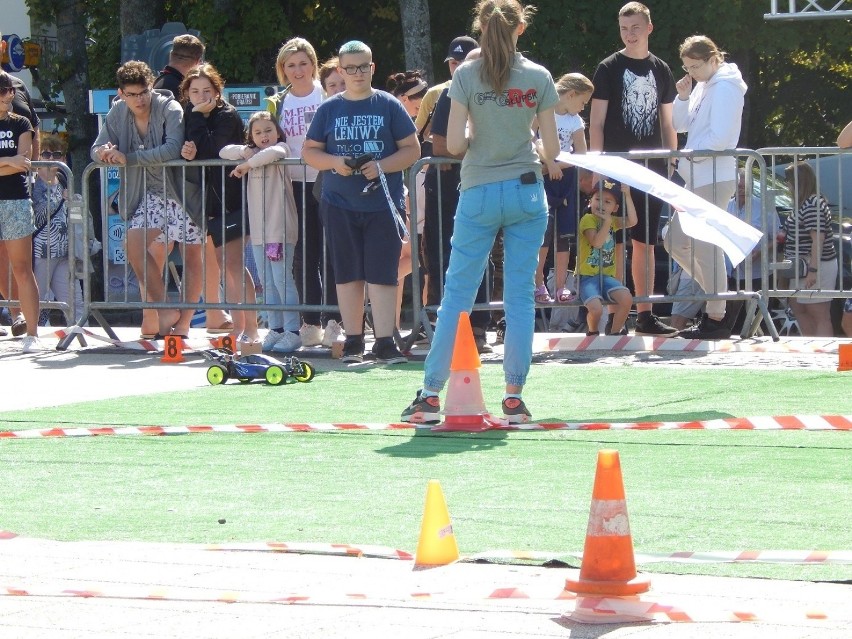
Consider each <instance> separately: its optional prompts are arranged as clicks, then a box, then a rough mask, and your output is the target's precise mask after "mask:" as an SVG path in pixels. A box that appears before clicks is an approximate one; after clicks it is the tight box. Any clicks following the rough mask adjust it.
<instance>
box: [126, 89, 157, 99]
mask: <svg viewBox="0 0 852 639" xmlns="http://www.w3.org/2000/svg"><path fill="white" fill-rule="evenodd" d="M149 93H151V89H150V88H147V89H145V90H144V91H140V92H139V93H131V92H130V91H124V90H122V91H121V94H122V95H123V96H124V97H125V98H144V97H145V96H146V95H148V94H149Z"/></svg>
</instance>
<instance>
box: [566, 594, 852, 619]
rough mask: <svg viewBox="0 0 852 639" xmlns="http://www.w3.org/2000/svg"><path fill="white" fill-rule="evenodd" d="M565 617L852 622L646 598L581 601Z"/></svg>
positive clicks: (838, 615)
mask: <svg viewBox="0 0 852 639" xmlns="http://www.w3.org/2000/svg"><path fill="white" fill-rule="evenodd" d="M564 616H565V617H568V618H570V619H573V620H577V621H582V622H585V623H623V622H636V621H666V622H681V623H682V622H692V623H707V622H720V621H721V622H729V623H730V622H734V623H738V622H761V621H763V622H770V623H780V622H794V623H795V622H801V621H806V620H810V621H826V620H829V619H831V620H832V621H837V620H843V619H847V618H849V619H852V616H850V615H849V612H848V611H834V612H831V613H829V612H826V610H820V609H812V610H790V609H789V608H771V609H770V608H767V609H765V610H762V611H749V610H742V609H738V610H724V609H721V608H720V609H713V608H708V607H706V606H701V607H699V606H695V608H694V609H684V608H680V607H678V606H672V605H667V604H663V603H660V602H657V601H653V600H652V599H647V598H638V597H637V598H631V597H585V596H584V597H578V598H577V601H576V602H575V604H574V610H573V612H570V611H569V612H567V613H566V614H565V615H564Z"/></svg>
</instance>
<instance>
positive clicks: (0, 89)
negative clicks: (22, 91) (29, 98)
mask: <svg viewBox="0 0 852 639" xmlns="http://www.w3.org/2000/svg"><path fill="white" fill-rule="evenodd" d="M10 93H11V94H12V95H15V87H0V95H9V94H10Z"/></svg>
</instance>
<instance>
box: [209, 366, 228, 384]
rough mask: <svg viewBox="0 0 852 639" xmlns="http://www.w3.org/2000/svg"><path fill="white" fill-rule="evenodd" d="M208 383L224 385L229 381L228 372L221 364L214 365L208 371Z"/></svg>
mask: <svg viewBox="0 0 852 639" xmlns="http://www.w3.org/2000/svg"><path fill="white" fill-rule="evenodd" d="M207 381H208V382H210V383H211V384H213V385H214V386H215V385H217V384H224V383H225V382H227V381H228V370H227V369H226V368H225V367H224V366H222V365H221V364H213V366H211V367H210V368H208V369H207Z"/></svg>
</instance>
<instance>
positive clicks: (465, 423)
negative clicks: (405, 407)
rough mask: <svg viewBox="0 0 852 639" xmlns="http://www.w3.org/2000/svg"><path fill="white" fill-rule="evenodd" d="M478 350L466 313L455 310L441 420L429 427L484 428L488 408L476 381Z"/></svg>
mask: <svg viewBox="0 0 852 639" xmlns="http://www.w3.org/2000/svg"><path fill="white" fill-rule="evenodd" d="M480 366H482V364H481V362H480V361H479V352H478V351H477V350H476V342H475V341H474V339H473V329H472V328H471V326H470V316H469V315H468V314H467V313H466V312H464V311H462V312H461V313H459V324H458V327H457V328H456V341H455V343H454V344H453V360H452V363H451V364H450V379H449V384H448V386H447V395H446V399H445V400H444V421H443V422H442V423H441V424H439V425H438V426H434V427H433V428H432V430H433V431H437V432H441V431H469V432H478V431H483V430H488V429H489V428H490V427H491V424H490V423H489V421H488V411H487V410H486V409H485V400H484V399H483V398H482V385H481V384H480V383H479V368H480Z"/></svg>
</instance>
